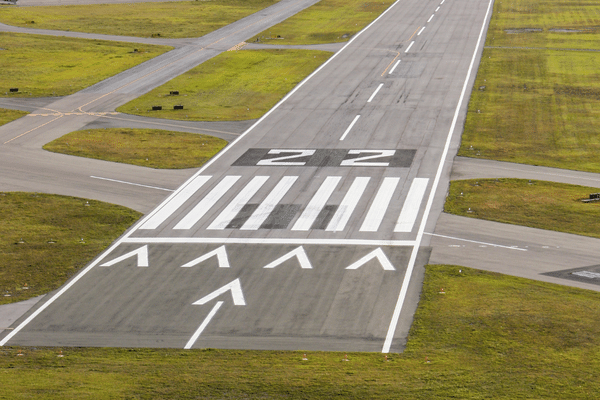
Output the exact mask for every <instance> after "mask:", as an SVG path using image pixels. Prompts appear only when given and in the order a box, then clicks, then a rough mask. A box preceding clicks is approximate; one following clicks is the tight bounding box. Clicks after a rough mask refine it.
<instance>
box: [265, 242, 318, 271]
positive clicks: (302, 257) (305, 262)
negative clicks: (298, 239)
mask: <svg viewBox="0 0 600 400" xmlns="http://www.w3.org/2000/svg"><path fill="white" fill-rule="evenodd" d="M292 257H296V258H298V262H299V263H300V267H302V269H312V265H311V263H310V260H309V259H308V256H307V255H306V252H305V251H304V247H302V246H300V247H297V248H296V249H295V250H292V251H290V252H289V253H287V254H285V255H283V256H281V257H279V258H278V259H277V260H275V261H273V262H272V263H270V264H268V265H265V266H264V267H263V268H275V267H276V266H278V265H280V264H283V263H284V262H285V261H287V260H289V259H290V258H292Z"/></svg>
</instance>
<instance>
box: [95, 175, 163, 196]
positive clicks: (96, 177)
mask: <svg viewBox="0 0 600 400" xmlns="http://www.w3.org/2000/svg"><path fill="white" fill-rule="evenodd" d="M90 178H92V179H100V180H103V181H109V182H115V183H123V184H125V185H132V186H139V187H145V188H148V189H156V190H164V191H165V192H174V190H173V189H165V188H161V187H158V186H148V185H142V184H140V183H133V182H126V181H120V180H118V179H110V178H102V177H101V176H93V175H90Z"/></svg>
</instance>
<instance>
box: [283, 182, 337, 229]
mask: <svg viewBox="0 0 600 400" xmlns="http://www.w3.org/2000/svg"><path fill="white" fill-rule="evenodd" d="M340 179H342V177H341V176H328V177H327V178H326V179H325V181H324V182H323V183H322V184H321V187H319V190H317V193H315V195H314V196H313V198H312V199H311V200H310V202H309V203H308V205H307V206H306V208H305V209H304V212H303V213H302V215H300V218H298V221H296V223H295V224H294V226H293V227H292V230H293V231H307V230H309V229H310V227H311V226H312V224H313V222H315V219H317V217H318V216H319V213H320V212H321V210H322V209H323V207H325V203H327V200H329V196H331V194H332V193H333V191H334V190H335V187H336V186H337V184H338V182H339V181H340Z"/></svg>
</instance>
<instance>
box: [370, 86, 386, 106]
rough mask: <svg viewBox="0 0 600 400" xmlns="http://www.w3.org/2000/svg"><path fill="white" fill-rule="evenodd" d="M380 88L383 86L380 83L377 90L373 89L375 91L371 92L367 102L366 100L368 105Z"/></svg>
mask: <svg viewBox="0 0 600 400" xmlns="http://www.w3.org/2000/svg"><path fill="white" fill-rule="evenodd" d="M382 86H383V83H380V84H379V86H377V89H375V91H374V92H373V94H372V95H371V97H369V100H367V103H370V102H371V101H373V99H374V98H375V96H376V95H377V92H379V89H381V87H382Z"/></svg>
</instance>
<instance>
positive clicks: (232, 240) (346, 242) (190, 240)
mask: <svg viewBox="0 0 600 400" xmlns="http://www.w3.org/2000/svg"><path fill="white" fill-rule="evenodd" d="M121 243H144V244H295V245H302V244H320V245H341V246H408V247H412V246H414V245H415V244H416V242H415V241H414V240H385V239H382V240H368V239H308V238H304V239H303V238H298V239H290V238H287V239H286V238H236V237H226V238H218V237H213V238H195V237H155V238H143V237H140V238H132V237H129V238H125V239H123V241H122V242H121Z"/></svg>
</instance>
